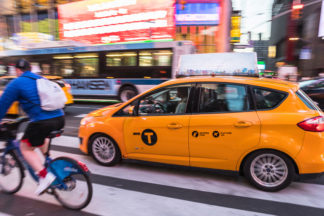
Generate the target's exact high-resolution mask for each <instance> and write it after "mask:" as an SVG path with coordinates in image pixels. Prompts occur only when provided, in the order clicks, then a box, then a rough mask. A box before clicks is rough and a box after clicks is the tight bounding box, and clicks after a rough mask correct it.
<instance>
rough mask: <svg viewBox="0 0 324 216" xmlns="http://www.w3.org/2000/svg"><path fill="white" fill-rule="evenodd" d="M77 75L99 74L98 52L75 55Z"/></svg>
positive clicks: (93, 75)
mask: <svg viewBox="0 0 324 216" xmlns="http://www.w3.org/2000/svg"><path fill="white" fill-rule="evenodd" d="M74 57H75V60H76V61H75V71H74V74H73V75H74V76H75V77H97V76H98V62H99V60H98V54H97V53H83V54H78V55H75V56H74Z"/></svg>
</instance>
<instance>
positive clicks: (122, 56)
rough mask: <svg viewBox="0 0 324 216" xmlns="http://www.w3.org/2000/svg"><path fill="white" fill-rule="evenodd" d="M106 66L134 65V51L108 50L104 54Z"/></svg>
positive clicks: (135, 61) (135, 55)
mask: <svg viewBox="0 0 324 216" xmlns="http://www.w3.org/2000/svg"><path fill="white" fill-rule="evenodd" d="M106 65H107V66H136V65H137V53H136V52H109V53H107V54H106Z"/></svg>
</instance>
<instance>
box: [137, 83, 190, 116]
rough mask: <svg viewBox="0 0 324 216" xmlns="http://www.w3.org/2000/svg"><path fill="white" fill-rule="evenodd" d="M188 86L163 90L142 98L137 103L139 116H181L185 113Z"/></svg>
mask: <svg viewBox="0 0 324 216" xmlns="http://www.w3.org/2000/svg"><path fill="white" fill-rule="evenodd" d="M190 87H191V86H189V85H186V86H179V87H172V88H164V89H162V90H160V91H158V92H156V93H153V94H150V95H148V96H145V97H144V98H142V99H141V100H140V102H139V108H138V114H139V115H151V114H153V115H156V114H183V113H185V112H186V106H187V99H188V96H189V91H190Z"/></svg>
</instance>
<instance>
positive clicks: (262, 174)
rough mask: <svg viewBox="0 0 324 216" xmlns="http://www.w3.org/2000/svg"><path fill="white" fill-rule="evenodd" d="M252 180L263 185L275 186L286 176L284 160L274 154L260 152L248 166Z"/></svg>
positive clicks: (283, 180) (286, 168) (282, 181)
mask: <svg viewBox="0 0 324 216" xmlns="http://www.w3.org/2000/svg"><path fill="white" fill-rule="evenodd" d="M250 173H251V175H252V178H253V180H254V181H256V182H257V183H258V184H259V185H262V186H264V187H277V186H279V185H281V184H282V183H284V182H285V180H286V179H287V177H288V167H287V164H286V162H285V161H284V160H283V159H282V158H281V157H278V156H277V155H274V154H261V155H259V156H258V157H256V158H254V160H253V161H252V163H251V166H250Z"/></svg>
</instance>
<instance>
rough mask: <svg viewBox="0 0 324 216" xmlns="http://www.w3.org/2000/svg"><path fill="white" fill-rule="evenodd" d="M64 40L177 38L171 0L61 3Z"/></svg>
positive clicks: (96, 40) (96, 42)
mask: <svg viewBox="0 0 324 216" xmlns="http://www.w3.org/2000/svg"><path fill="white" fill-rule="evenodd" d="M58 13H59V29H60V39H61V40H75V41H80V42H85V43H89V44H108V43H120V42H133V41H145V40H165V39H168V40H170V39H173V38H174V31H175V27H174V7H173V1H172V0H155V1H154V3H152V1H151V0H89V1H79V2H73V3H69V4H64V5H59V6H58Z"/></svg>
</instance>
